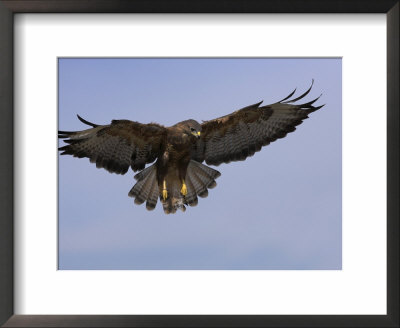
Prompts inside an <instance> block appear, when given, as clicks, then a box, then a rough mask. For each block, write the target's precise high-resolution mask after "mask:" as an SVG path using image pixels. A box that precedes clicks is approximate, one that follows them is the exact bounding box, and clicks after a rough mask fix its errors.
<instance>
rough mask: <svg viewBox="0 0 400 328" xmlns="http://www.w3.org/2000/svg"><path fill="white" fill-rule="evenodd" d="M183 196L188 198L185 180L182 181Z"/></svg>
mask: <svg viewBox="0 0 400 328" xmlns="http://www.w3.org/2000/svg"><path fill="white" fill-rule="evenodd" d="M181 194H182V195H183V196H186V195H187V187H186V183H185V179H182V188H181Z"/></svg>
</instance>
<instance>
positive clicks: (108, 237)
mask: <svg viewBox="0 0 400 328" xmlns="http://www.w3.org/2000/svg"><path fill="white" fill-rule="evenodd" d="M313 78H314V80H315V83H314V87H313V90H312V91H311V93H310V94H309V95H308V96H307V97H306V98H305V101H308V100H311V99H313V98H316V97H318V96H319V95H320V94H321V93H322V94H323V95H322V97H321V98H320V100H319V101H318V102H317V105H318V104H324V103H325V104H326V106H325V107H323V108H322V109H320V110H319V111H317V112H315V113H312V114H311V115H310V118H309V119H308V120H305V121H304V123H303V124H301V125H300V126H298V127H297V130H296V131H295V132H293V133H290V134H288V135H287V136H286V137H285V138H284V139H280V140H277V141H276V142H274V143H272V144H270V145H269V146H266V147H264V148H263V149H262V150H261V152H258V153H256V154H255V155H254V156H253V157H250V158H248V159H246V161H242V162H234V163H230V164H221V165H220V166H218V167H214V168H216V169H217V170H219V171H220V172H221V173H222V175H221V177H220V178H218V179H217V187H216V188H214V189H212V190H210V191H209V196H208V197H207V198H204V199H203V198H199V204H198V205H197V206H196V207H188V208H187V210H186V212H185V213H182V212H180V211H179V212H177V213H176V214H174V215H165V214H164V212H163V210H162V206H161V204H160V203H159V202H158V204H157V207H156V208H155V210H154V211H152V212H149V211H147V210H146V208H145V204H143V205H140V206H138V205H136V204H134V202H133V201H134V200H133V198H130V197H128V192H129V190H130V189H131V187H132V186H133V185H134V183H135V180H134V179H133V175H134V173H133V171H132V170H129V171H128V173H127V174H125V175H122V176H121V175H116V174H110V173H108V172H107V171H106V170H104V169H97V168H96V166H95V164H91V163H89V160H88V159H86V158H85V159H77V158H73V157H72V156H59V225H58V227H59V231H58V233H59V269H73V270H76V269H98V270H102V269H107V270H113V269H115V270H123V269H128V270H129V269H132V270H136V269H165V270H169V269H173V270H175V269H177V270H179V269H188V270H201V269H207V270H224V269H228V270H242V269H246V270H260V269H261V270H269V269H271V270H325V269H328V270H340V269H341V267H342V148H341V146H342V145H341V143H342V139H341V136H342V125H341V124H342V105H341V104H342V64H341V59H339V58H329V59H315V58H312V59H275V58H270V59H139V58H137V59H135V58H132V59H125V58H121V59H75V58H63V59H59V108H58V110H59V129H60V130H67V131H74V130H83V129H86V128H87V126H85V125H84V124H82V123H81V122H80V121H78V119H77V118H76V114H79V115H81V116H82V117H83V118H85V119H87V120H88V121H91V122H94V123H97V124H108V123H110V121H111V120H112V119H130V120H134V121H139V122H142V123H149V122H157V123H160V124H163V125H166V126H169V125H173V124H175V123H177V122H179V121H182V120H185V119H189V118H193V119H196V120H197V121H199V122H201V120H209V119H213V118H216V117H219V116H222V115H225V114H228V113H231V112H233V111H234V110H237V109H240V108H242V107H245V106H247V105H250V104H254V103H256V102H259V101H261V100H264V104H269V103H273V102H276V101H278V100H280V99H282V98H284V97H286V96H287V95H288V94H289V93H290V92H291V91H292V90H293V89H294V88H296V87H297V89H298V91H297V93H296V94H297V95H299V94H300V93H301V92H303V91H305V90H306V89H307V88H308V87H309V86H310V84H311V80H312V79H313ZM62 144H63V143H60V145H62ZM212 167H213V166H212Z"/></svg>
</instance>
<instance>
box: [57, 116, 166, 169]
mask: <svg viewBox="0 0 400 328" xmlns="http://www.w3.org/2000/svg"><path fill="white" fill-rule="evenodd" d="M78 118H79V120H80V121H81V122H83V123H85V124H87V125H90V126H92V128H91V129H88V130H83V131H76V132H67V131H58V137H59V138H60V139H64V142H65V143H67V144H68V145H66V146H63V147H60V148H59V150H60V151H62V152H61V155H72V156H74V157H79V158H82V157H88V158H89V159H90V162H92V163H96V167H98V168H102V167H103V168H105V169H106V170H107V171H109V172H111V173H117V174H125V173H126V172H127V171H128V169H129V166H130V167H131V168H132V170H133V171H138V170H142V169H143V168H144V166H145V164H146V163H151V162H153V161H154V160H155V159H156V158H157V156H158V154H159V152H160V147H161V144H162V142H163V139H164V136H165V134H166V129H165V128H164V127H163V126H161V125H158V124H155V123H150V124H141V123H138V122H132V121H128V120H113V121H112V122H111V124H109V125H97V124H93V123H90V122H88V121H86V120H84V119H83V118H81V117H80V116H79V115H78Z"/></svg>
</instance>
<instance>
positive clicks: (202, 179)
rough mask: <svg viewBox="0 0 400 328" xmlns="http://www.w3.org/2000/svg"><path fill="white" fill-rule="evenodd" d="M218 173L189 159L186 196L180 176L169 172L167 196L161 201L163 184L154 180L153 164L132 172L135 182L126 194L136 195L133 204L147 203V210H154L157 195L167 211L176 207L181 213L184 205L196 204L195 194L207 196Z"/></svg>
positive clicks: (154, 167) (155, 172)
mask: <svg viewBox="0 0 400 328" xmlns="http://www.w3.org/2000/svg"><path fill="white" fill-rule="evenodd" d="M220 175H221V174H220V173H219V172H218V171H217V170H214V169H212V168H210V167H208V166H206V165H203V164H201V163H199V162H196V161H193V160H191V161H190V162H189V165H188V168H187V171H186V177H185V183H186V188H187V194H186V196H183V195H182V193H181V188H182V181H180V179H179V175H178V171H176V172H174V171H169V172H168V174H167V176H166V177H165V181H166V186H167V193H168V197H167V199H166V200H165V201H164V199H163V197H162V189H163V183H162V182H159V181H157V167H156V165H155V164H153V165H151V166H149V167H147V168H145V169H144V170H142V171H140V172H139V173H138V174H136V175H135V179H136V180H137V182H136V184H135V185H134V186H133V187H132V189H131V190H130V191H129V194H128V195H129V196H130V197H133V198H135V204H139V205H140V204H143V203H144V202H146V208H147V209H148V210H153V209H154V208H155V207H156V204H157V198H158V197H160V200H161V203H162V205H163V209H164V212H165V213H166V214H170V213H176V211H177V210H178V209H180V210H181V211H183V212H184V211H185V210H186V207H185V205H189V206H196V205H197V203H198V198H197V196H198V197H202V198H204V197H207V195H208V189H212V188H214V187H215V186H216V185H217V184H216V182H215V179H216V178H218V177H219V176H220Z"/></svg>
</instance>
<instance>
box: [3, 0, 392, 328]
mask: <svg viewBox="0 0 400 328" xmlns="http://www.w3.org/2000/svg"><path fill="white" fill-rule="evenodd" d="M364 3H365V2H363V4H364ZM368 3H369V6H365V5H362V6H361V3H360V2H350V3H348V4H346V5H343V6H337V5H336V4H335V5H333V4H331V3H328V2H326V3H324V2H321V3H314V2H308V3H302V4H301V6H298V3H297V2H296V1H287V2H282V3H280V4H272V3H267V2H265V3H258V4H256V3H252V2H250V3H246V4H245V5H244V4H242V3H239V2H232V3H231V4H229V5H227V4H205V3H197V2H193V4H191V6H190V7H187V4H183V3H180V2H172V3H169V4H168V6H166V5H165V4H163V3H158V2H146V3H139V2H136V1H129V2H115V1H113V2H111V1H110V2H108V1H106V2H104V1H103V2H98V1H93V2H89V3H70V2H64V1H57V2H51V1H38V2H25V1H1V2H0V8H1V21H2V22H4V23H3V24H4V26H5V28H4V29H2V32H1V33H2V38H1V44H2V48H4V49H9V51H8V52H2V55H1V67H2V68H1V69H2V78H3V80H2V90H3V95H4V96H3V97H2V98H1V101H2V108H3V109H4V110H3V112H4V114H3V118H4V119H3V120H2V125H3V126H2V129H1V131H2V132H1V133H2V137H1V142H2V149H4V154H5V156H3V157H2V158H1V162H0V163H1V166H0V169H1V170H0V172H1V186H2V187H1V191H2V193H1V194H2V197H1V202H2V203H1V204H2V205H1V210H2V213H3V215H2V219H1V220H2V221H1V222H2V229H1V230H0V233H1V234H2V235H1V241H2V245H3V247H2V250H1V252H2V253H1V264H2V267H3V268H6V269H5V270H2V271H1V280H0V283H1V285H0V288H1V295H2V296H1V297H2V304H4V306H2V307H1V311H2V312H1V313H0V314H1V323H2V324H4V326H5V327H11V326H24V327H30V326H31V327H33V326H35V327H37V326H60V325H67V326H72V327H92V326H93V327H98V326H121V327H129V326H149V325H151V326H165V325H173V326H203V325H206V326H207V325H208V326H239V325H242V326H249V327H251V326H266V327H275V326H277V327H279V326H281V327H299V326H304V325H306V326H315V327H317V326H321V327H323V326H358V327H362V326H370V325H371V324H373V325H374V326H377V327H380V326H393V327H395V326H398V310H397V308H398V278H397V276H398V272H397V271H398V259H397V257H398V256H397V255H398V253H396V252H397V250H398V221H397V220H398V205H397V199H398V187H399V186H398V149H399V147H398V146H399V145H398V138H397V137H396V136H397V135H398V110H399V106H398V93H397V92H396V91H397V89H398V71H399V70H398V43H399V42H398V40H399V37H398V27H399V22H398V14H399V4H398V2H396V1H392V2H390V1H389V2H387V3H386V2H385V3H381V2H376V1H370V2H368ZM360 8H361V9H360ZM34 13H35V14H34ZM40 13H46V15H41V14H40ZM49 13H52V14H50V15H49ZM66 13H68V14H66ZM73 13H79V15H76V14H73ZM85 13H102V14H99V15H93V14H87V15H85ZM103 13H107V14H106V15H104V14H103ZM152 13H157V15H152ZM174 13H181V14H179V15H177V14H174ZM209 13H214V15H208V14H209ZM215 13H237V14H240V15H237V14H234V15H226V14H224V15H215ZM249 13H252V14H249ZM284 13H291V15H285V14H284ZM310 13H313V14H312V15H311V14H310ZM329 13H346V15H328V14H329ZM351 13H357V15H351ZM362 13H368V14H370V13H375V14H376V15H360V14H362ZM379 13H380V14H379ZM160 14H162V15H160ZM193 14H197V15H193ZM293 14H297V15H293ZM316 40H318V42H317V43H316ZM354 40H357V43H355V42H354ZM310 45H312V46H310ZM366 67H368V78H367V76H366V69H365V68H366ZM310 85H311V86H312V87H311V88H310ZM294 88H296V90H295V92H294V93H292V91H293V89H294ZM321 93H322V96H321V97H319V96H320V94H321ZM302 95H304V97H302ZM288 96H289V97H288ZM261 100H263V103H262V104H261V103H260V101H261ZM291 100H293V101H291ZM313 100H316V101H315V102H313ZM253 104H255V105H254V106H253V107H250V109H246V111H248V113H252V114H247V115H255V114H254V113H256V112H257V113H260V112H261V111H262V112H263V113H264V112H265V115H267V114H266V113H267V111H271V110H277V109H276V107H274V106H276V105H274V104H279V106H283V107H284V108H285V110H289V109H290V110H295V109H297V110H300V109H302V110H308V109H310V113H309V119H308V120H307V121H305V122H304V123H303V124H302V125H301V126H299V127H297V129H296V131H294V132H293V131H292V130H293V129H292V128H291V126H288V127H286V128H285V129H287V131H286V130H282V133H283V132H285V133H284V134H281V135H280V138H278V137H276V138H272V137H271V136H270V137H269V138H272V139H271V140H270V143H271V144H270V145H268V147H265V148H263V149H262V150H261V151H260V152H257V154H256V155H255V156H253V157H251V158H247V159H246V161H236V160H237V159H239V157H237V158H236V157H235V158H233V157H232V159H233V162H234V163H229V164H223V165H221V166H218V167H216V166H215V165H214V166H213V165H212V164H219V162H218V161H217V160H211V157H204V158H200V157H199V158H200V159H199V161H201V160H205V162H204V163H203V164H202V165H210V163H211V166H210V167H211V169H210V170H218V171H219V172H220V173H221V176H219V175H215V176H213V177H214V179H215V180H216V182H217V184H218V185H217V186H216V187H215V188H214V189H211V188H210V190H209V195H208V197H207V198H205V199H203V198H201V197H200V196H199V198H198V204H197V206H195V207H193V206H190V205H193V203H192V204H190V200H189V201H188V199H189V198H188V197H189V196H187V197H186V195H188V193H189V195H190V192H191V181H190V178H189V175H186V177H185V178H183V179H179V182H178V184H179V188H178V189H179V190H178V189H177V190H178V193H177V195H178V197H180V199H182V203H177V204H178V205H179V204H180V205H179V206H178V205H177V206H176V208H173V207H172V208H169V209H168V206H167V205H166V204H167V203H168V200H169V199H171V198H169V197H171V196H170V194H171V193H173V190H172V189H169V187H167V186H165V188H164V187H163V184H160V183H158V187H157V186H156V187H155V190H156V200H157V201H156V204H155V207H156V208H155V209H154V210H153V211H148V210H146V206H147V208H149V204H148V201H149V200H148V199H147V203H146V202H145V201H146V199H145V200H144V201H143V200H142V201H141V200H140V199H139V200H138V194H137V193H134V192H132V191H131V192H130V196H134V197H132V198H130V197H128V192H129V190H134V188H135V187H133V186H134V184H135V180H134V179H132V177H133V175H134V174H136V173H138V172H140V171H141V170H142V169H143V167H142V166H140V168H138V167H136V168H135V165H136V164H134V163H133V164H132V163H131V164H130V165H132V168H133V170H134V171H136V172H135V173H133V172H132V170H130V171H129V172H128V173H127V174H125V175H115V174H109V173H108V172H107V170H108V171H116V170H117V168H118V167H117V166H118V165H120V164H121V163H112V164H110V163H108V162H107V163H106V162H105V160H104V159H103V158H102V159H101V160H99V156H98V154H97V153H93V151H92V150H91V151H92V153H89V154H88V153H84V154H83V153H82V151H81V150H80V149H77V148H74V147H73V146H74V145H75V144H76V142H74V141H72V142H71V141H70V140H73V138H74V136H78V137H79V133H80V134H82V133H83V134H85V133H89V134H91V133H94V132H97V130H98V129H102V131H104V133H105V134H107V133H109V131H110V128H109V127H108V124H110V123H111V121H112V120H121V119H128V120H131V121H138V122H140V123H135V124H142V125H141V126H142V130H141V131H145V130H143V129H144V126H146V127H148V125H147V124H148V123H150V122H153V125H151V126H152V127H153V128H154V127H156V129H164V127H163V126H174V124H176V123H178V122H180V121H184V120H186V119H193V120H195V122H194V121H190V122H192V123H190V122H189V123H190V124H192V125H193V126H189V128H190V127H192V128H193V129H194V130H195V133H196V139H195V138H194V137H193V144H196V145H199V144H198V140H204V142H207V140H211V134H210V133H211V132H209V131H210V130H207V129H209V128H208V127H207V122H210V121H211V122H212V120H213V119H215V118H217V117H221V116H223V115H226V114H229V115H233V116H229V117H230V120H231V121H232V120H235V119H236V116H235V115H238V114H236V113H237V112H235V110H238V109H240V108H244V107H246V106H249V105H253ZM301 104H305V105H304V106H303V107H301ZM324 104H325V106H324V107H321V106H322V105H324ZM263 106H264V107H263ZM285 106H292V107H285ZM296 106H298V108H297V107H296ZM286 108H288V109H286ZM385 108H386V109H385ZM342 110H343V112H342ZM242 112H243V111H242ZM242 112H240V111H239V115H240V113H242ZM230 113H231V114H230ZM246 113H247V112H246ZM76 114H78V115H79V116H78V117H76ZM234 116H235V117H234ZM360 117H361V118H360ZM129 122H130V121H128V122H127V121H114V123H111V125H110V127H111V128H113V126H115V125H116V124H117V125H118V124H119V125H118V129H119V130H118V131H117V130H115V129H114V130H113V131H114V132H112V133H120V131H121V129H122V130H123V129H124V128H125V127H124V126H126V124H128V125H129V124H133V123H129ZM184 122H188V121H184ZM193 122H194V123H193ZM246 122H247V123H246V124H247V126H249V131H250V132H251V131H252V130H251V122H250V121H246ZM258 122H260V121H258ZM189 123H185V124H189ZM298 123H299V122H297V123H296V124H295V125H297V124H298ZM158 124H161V125H162V126H161V125H158ZM208 124H210V123H208ZM102 126H104V127H102ZM129 126H131V125H129ZM177 126H178V127H179V124H178V125H177ZM86 129H89V130H86ZM96 129H97V130H96ZM57 130H59V131H61V132H59V137H61V139H60V140H59V141H57ZM82 130H86V132H82V133H81V132H79V133H78V134H73V133H74V132H68V131H82ZM65 131H66V132H65ZM92 131H94V132H92ZM188 131H189V130H188ZM221 131H222V130H221ZM221 131H220V130H218V131H217V132H214V133H217V134H218V135H222V134H223V133H228V134H229V133H231V134H232V135H235V138H236V136H237V138H236V139H232V140H230V141H229V145H231V144H233V143H235V142H236V141H237V142H239V143H242V141H243V137H239V136H238V135H239V133H240V132H241V130H240V129H233V128H232V129H230V127H228V126H227V128H226V130H225V131H224V132H221ZM226 131H228V132H226ZM254 131H255V130H254ZM371 131H374V133H371ZM290 132H291V133H290ZM143 133H145V132H143ZM154 133H155V132H154ZM190 133H191V132H190ZM207 133H208V134H209V135H208V136H209V137H208V138H209V139H207ZM288 133H289V134H288ZM286 134H287V136H286ZM193 135H194V134H193ZM96 136H97V134H96ZM119 136H120V135H119ZM152 137H153V135H152ZM282 137H284V138H283V139H282V140H276V141H275V139H281V138H282ZM85 140H86V139H85ZM214 140H215V139H214ZM240 140H241V141H240ZM246 140H250V138H249V137H248V138H247V139H246ZM64 141H67V143H65V142H64ZM68 141H70V142H68ZM3 143H4V144H3ZM57 144H58V147H61V149H60V152H62V151H64V152H65V153H66V155H77V157H89V158H91V161H92V162H94V163H96V165H97V166H98V167H101V166H103V167H105V168H106V169H107V170H96V169H95V166H94V164H90V163H89V160H88V159H77V158H74V157H73V156H60V155H59V154H58V153H60V152H59V151H57ZM229 145H228V143H226V145H225V146H224V147H223V148H224V149H222V150H220V151H222V152H223V153H224V154H225V153H226V152H227V149H229V147H230V146H229ZM196 147H199V146H196ZM202 147H207V146H202ZM209 147H210V146H209ZM86 149H87V148H85V151H86ZM196 149H197V148H196ZM246 149H247V148H246ZM199 152H200V153H201V154H203V155H201V156H206V155H204V154H205V152H204V150H203V152H201V151H199ZM82 154H83V155H82ZM207 154H209V153H207ZM81 155H82V156H81ZM130 156H131V158H133V157H132V156H133V155H132V154H131V155H130ZM149 156H150V155H149ZM157 156H158V155H156V157H157ZM207 156H210V155H207ZM213 156H214V157H213V158H215V157H216V156H217V155H215V153H214V155H213ZM224 156H228V155H226V154H225V155H224ZM229 156H230V155H229ZM232 156H233V155H232ZM235 156H236V155H235ZM246 156H247V155H246ZM150 157H151V156H150ZM240 159H244V158H240ZM146 161H148V162H147V163H148V164H149V166H150V165H151V164H152V161H154V159H153V160H150V159H147V160H146ZM213 161H214V162H213ZM221 161H222V160H221ZM224 161H225V162H230V161H231V160H224ZM222 162H223V161H222ZM222 162H221V163H222ZM121 165H122V164H121ZM160 165H161V164H160ZM193 165H194V164H193ZM119 169H120V168H118V170H119ZM122 169H123V170H125V168H124V167H123V168H122ZM188 169H190V166H189V168H188ZM207 170H208V169H207ZM210 172H215V171H210ZM139 174H143V173H139ZM165 181H170V180H168V178H165ZM138 183H140V177H139V178H138ZM169 183H170V182H168V184H169ZM186 185H187V189H184V186H186ZM207 186H208V187H209V186H211V184H207ZM181 187H182V189H180V188H181ZM193 188H194V187H193ZM164 190H165V191H166V193H165V194H164ZM196 193H197V194H200V192H197V191H196ZM203 196H204V195H203ZM135 197H136V203H143V204H142V205H140V206H138V205H137V204H134V200H135ZM185 197H186V198H185ZM196 198H197V197H196ZM196 203H197V202H196ZM150 205H151V204H150ZM183 205H185V206H183ZM166 206H167V207H166ZM171 206H172V205H171ZM150 207H151V206H150ZM171 209H173V210H171ZM176 209H178V210H179V209H182V210H184V209H185V210H186V211H185V212H181V211H178V212H177V213H175V214H171V215H168V216H167V215H165V214H164V212H175V210H176ZM385 218H386V220H385ZM396 227H397V228H396ZM371 240H373V241H374V242H373V243H371ZM396 270H397V271H396ZM366 286H368V288H367V287H366Z"/></svg>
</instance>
